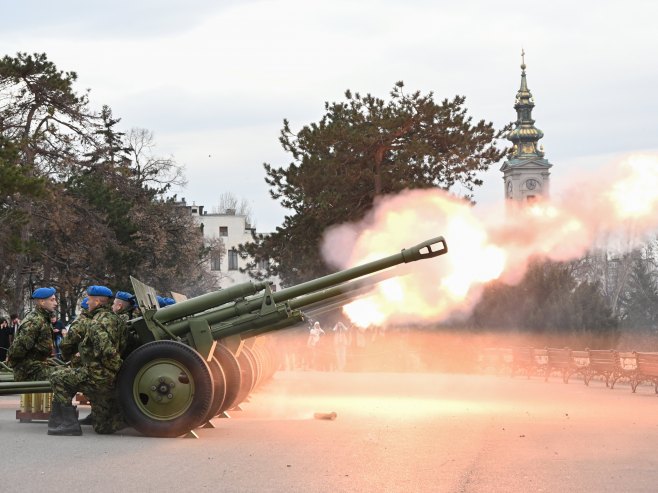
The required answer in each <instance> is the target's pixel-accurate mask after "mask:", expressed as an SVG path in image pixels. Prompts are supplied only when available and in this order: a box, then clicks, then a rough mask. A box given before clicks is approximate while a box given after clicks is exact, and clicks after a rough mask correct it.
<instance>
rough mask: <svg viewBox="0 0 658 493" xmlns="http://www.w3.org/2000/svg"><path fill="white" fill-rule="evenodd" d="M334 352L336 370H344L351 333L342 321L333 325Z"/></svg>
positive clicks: (350, 342)
mask: <svg viewBox="0 0 658 493" xmlns="http://www.w3.org/2000/svg"><path fill="white" fill-rule="evenodd" d="M333 333H334V352H335V353H336V370H338V371H345V366H346V365H347V348H348V347H350V345H351V344H352V334H351V333H350V331H349V329H348V328H347V327H345V325H344V324H343V322H338V323H337V324H336V325H334V330H333Z"/></svg>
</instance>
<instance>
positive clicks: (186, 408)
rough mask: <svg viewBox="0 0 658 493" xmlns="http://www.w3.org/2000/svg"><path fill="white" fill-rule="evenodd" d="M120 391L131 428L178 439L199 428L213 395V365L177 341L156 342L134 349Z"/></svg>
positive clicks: (123, 367)
mask: <svg viewBox="0 0 658 493" xmlns="http://www.w3.org/2000/svg"><path fill="white" fill-rule="evenodd" d="M118 389H119V400H120V402H121V406H122V409H123V413H124V416H125V418H126V421H127V422H128V424H130V425H131V426H133V427H134V428H135V429H136V430H137V431H139V432H140V433H142V434H144V435H146V436H154V437H177V436H180V435H183V434H184V433H187V432H188V431H190V430H192V429H194V428H196V427H197V426H199V425H200V424H201V423H203V422H204V420H205V419H206V417H207V416H208V412H209V410H210V406H211V405H212V402H213V393H214V392H213V379H212V373H211V370H210V368H209V367H208V364H207V363H206V362H205V360H204V359H203V358H202V357H201V355H199V353H197V352H196V351H195V350H194V349H192V348H191V347H189V346H187V345H186V344H183V343H181V342H176V341H154V342H149V343H147V344H144V345H143V346H140V347H139V348H137V349H135V351H133V352H132V353H131V354H130V356H129V357H128V358H127V359H126V361H125V362H124V363H123V366H122V367H121V371H120V372H119V377H118Z"/></svg>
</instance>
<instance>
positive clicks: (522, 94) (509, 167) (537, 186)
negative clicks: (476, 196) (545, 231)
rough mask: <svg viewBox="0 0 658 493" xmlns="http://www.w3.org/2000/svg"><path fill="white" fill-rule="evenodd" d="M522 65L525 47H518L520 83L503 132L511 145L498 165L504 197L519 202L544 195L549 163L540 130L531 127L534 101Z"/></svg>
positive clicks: (547, 185)
mask: <svg viewBox="0 0 658 493" xmlns="http://www.w3.org/2000/svg"><path fill="white" fill-rule="evenodd" d="M525 69H526V64H525V51H523V50H521V87H520V88H519V90H518V92H517V93H516V100H515V101H514V109H515V110H516V124H515V126H514V129H513V130H511V131H510V132H509V133H508V134H507V138H508V139H509V140H511V141H512V144H514V146H513V147H512V152H511V153H510V156H509V158H508V159H507V160H506V161H505V162H504V163H503V165H502V167H501V168H500V171H502V172H503V181H504V183H505V197H506V198H507V199H510V200H513V201H516V202H519V203H522V202H527V201H532V200H534V199H536V198H537V197H539V196H541V197H543V198H545V199H547V198H548V193H549V182H550V172H549V169H550V168H551V167H552V166H553V165H552V164H551V163H549V162H548V161H547V160H546V159H545V158H544V150H543V149H542V148H541V147H539V145H538V142H539V139H541V138H542V137H543V136H544V132H542V131H541V130H539V129H538V128H537V127H535V121H534V120H533V119H532V109H533V108H534V107H535V102H534V100H533V99H532V94H531V93H530V89H528V81H527V80H526V74H525Z"/></svg>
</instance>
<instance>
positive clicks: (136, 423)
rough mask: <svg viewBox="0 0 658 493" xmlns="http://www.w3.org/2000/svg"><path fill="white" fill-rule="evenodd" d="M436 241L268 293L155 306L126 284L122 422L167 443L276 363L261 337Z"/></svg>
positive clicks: (244, 289)
mask: <svg viewBox="0 0 658 493" xmlns="http://www.w3.org/2000/svg"><path fill="white" fill-rule="evenodd" d="M447 251H448V246H447V243H446V241H445V240H444V239H443V237H440V236H439V237H436V238H433V239H430V240H427V241H424V242H423V243H420V244H418V245H416V246H414V247H412V248H407V249H403V250H402V251H401V252H400V253H398V254H395V255H391V256H389V257H385V258H383V259H380V260H376V261H373V262H369V263H366V264H363V265H360V266H357V267H353V268H351V269H347V270H343V271H339V272H336V273H334V274H329V275H327V276H324V277H321V278H318V279H314V280H312V281H308V282H305V283H301V284H298V285H296V286H292V287H289V288H285V289H282V290H280V291H272V289H271V287H270V284H269V283H267V282H246V283H242V284H237V285H235V286H232V287H229V288H226V289H223V290H220V291H215V292H212V293H208V294H204V295H201V296H198V297H195V298H191V299H189V300H185V301H181V302H179V303H176V304H175V305H170V306H166V307H163V308H158V304H157V301H156V293H155V291H154V290H153V288H151V287H149V286H147V285H146V284H144V283H142V282H140V281H139V280H137V279H134V278H131V280H132V283H133V287H134V290H135V295H136V297H137V300H138V304H139V307H140V310H141V313H142V316H141V317H139V318H136V319H133V320H131V321H130V330H131V333H132V334H133V335H134V339H135V348H134V349H133V350H132V351H131V352H130V354H129V355H128V356H127V357H126V359H125V361H124V362H123V365H122V368H121V371H120V372H119V376H118V380H117V389H118V392H119V399H120V402H121V406H122V409H123V412H124V414H125V418H126V421H127V422H128V423H129V424H130V425H131V426H133V427H134V428H135V429H136V430H138V431H139V432H140V433H142V434H144V435H147V436H155V437H176V436H180V435H183V434H185V433H188V432H189V431H191V430H194V429H195V428H197V427H199V426H202V425H204V424H205V423H208V422H209V421H210V420H211V419H212V418H213V417H215V416H217V415H219V414H221V413H224V412H226V411H227V410H229V409H232V408H234V407H235V406H237V405H238V404H240V403H241V402H243V401H244V399H246V398H247V396H248V395H249V393H250V392H251V390H252V389H253V388H254V387H255V386H256V385H257V384H258V382H259V381H261V380H262V379H264V378H266V377H268V376H270V375H271V374H273V373H274V372H275V371H276V369H277V367H278V365H277V364H276V362H275V361H276V360H275V357H274V355H273V353H272V351H271V349H270V348H269V346H268V345H267V344H266V343H263V338H262V337H259V336H262V335H265V334H268V333H270V332H274V331H277V330H281V329H285V328H289V327H292V326H294V325H297V324H298V323H300V322H302V321H303V320H304V313H303V312H302V309H303V308H310V309H316V310H320V309H322V307H326V306H336V305H339V304H341V303H344V302H346V301H348V300H350V299H352V298H353V297H354V296H355V295H359V294H361V293H363V292H364V290H367V289H368V287H369V286H371V285H372V284H374V283H377V282H379V281H381V280H382V279H383V278H385V277H391V276H392V275H395V272H394V271H391V272H389V271H386V272H383V273H381V274H376V275H373V274H374V273H376V272H379V271H385V270H387V269H389V268H391V267H394V266H396V265H399V264H403V263H409V262H414V261H417V260H423V259H430V258H434V257H438V256H440V255H443V254H445V253H447ZM49 388H50V386H49V383H48V382H11V383H9V382H7V383H4V382H1V383H0V395H2V394H15V393H30V392H46V391H48V389H49Z"/></svg>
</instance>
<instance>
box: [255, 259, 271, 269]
mask: <svg viewBox="0 0 658 493" xmlns="http://www.w3.org/2000/svg"><path fill="white" fill-rule="evenodd" d="M269 267H270V259H267V258H266V259H262V260H259V261H258V262H257V263H256V268H257V269H258V270H267V269H269Z"/></svg>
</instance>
